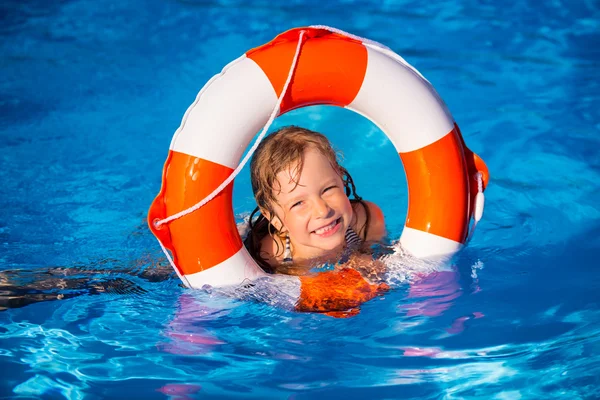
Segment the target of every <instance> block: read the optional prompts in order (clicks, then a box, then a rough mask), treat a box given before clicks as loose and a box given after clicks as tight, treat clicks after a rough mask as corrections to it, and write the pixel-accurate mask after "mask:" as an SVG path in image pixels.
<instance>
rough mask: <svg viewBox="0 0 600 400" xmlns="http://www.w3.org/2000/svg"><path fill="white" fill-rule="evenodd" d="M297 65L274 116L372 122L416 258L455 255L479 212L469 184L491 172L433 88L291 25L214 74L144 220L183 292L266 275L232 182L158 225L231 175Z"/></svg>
mask: <svg viewBox="0 0 600 400" xmlns="http://www.w3.org/2000/svg"><path fill="white" fill-rule="evenodd" d="M301 35H303V36H301ZM302 37H303V43H302V47H301V51H300V52H299V53H297V52H296V50H297V45H298V42H299V38H302ZM294 57H297V58H296V59H295V60H297V63H296V64H295V69H294V71H293V80H292V81H291V84H290V85H289V87H288V88H287V92H286V93H285V95H284V97H283V98H282V100H281V106H280V108H279V115H281V114H284V113H285V112H287V111H290V110H293V109H296V108H299V107H304V106H309V105H317V104H329V105H336V106H340V107H345V108H347V109H349V110H353V111H355V112H357V113H359V114H361V115H363V116H365V117H367V118H368V119H369V120H371V121H372V122H373V123H375V124H376V125H377V126H378V127H379V128H380V129H381V130H382V131H383V132H384V133H385V134H386V135H387V136H388V138H389V139H390V140H391V141H392V143H393V144H394V146H395V148H396V150H397V151H398V153H399V155H400V158H401V160H402V163H403V165H404V169H405V173H406V177H407V183H408V199H409V204H408V214H407V218H406V223H405V227H404V231H403V233H402V236H401V238H400V243H401V244H402V246H403V247H404V248H405V249H406V250H408V251H409V252H411V253H412V254H413V255H414V256H416V257H424V258H426V257H432V256H440V255H449V254H453V253H455V252H457V251H458V250H459V249H460V248H461V246H462V245H463V244H464V243H465V241H466V239H467V234H468V231H469V223H470V219H471V216H472V215H473V212H474V204H475V196H476V194H477V185H476V181H475V178H474V176H475V174H476V173H477V172H480V173H481V174H482V176H483V182H482V183H483V187H485V185H487V182H488V171H487V167H486V166H485V164H484V163H483V161H482V160H481V159H480V158H479V157H478V156H477V155H475V154H474V153H473V152H471V151H470V150H469V149H468V148H467V147H466V145H465V143H464V141H463V139H462V136H461V133H460V131H459V128H458V126H457V125H456V124H455V122H454V120H453V118H452V116H451V114H450V112H449V111H448V109H447V108H446V106H445V104H444V103H443V101H442V100H441V99H440V97H439V95H438V94H437V93H436V91H435V90H434V88H433V87H432V85H431V84H430V83H429V82H428V81H427V80H426V79H425V78H423V77H422V76H421V74H420V73H419V72H418V71H416V70H415V69H414V68H413V67H412V66H410V65H409V64H408V63H406V62H405V61H404V60H403V59H402V58H400V56H398V55H396V54H395V53H393V52H392V51H391V50H389V49H387V50H386V49H384V48H382V47H381V46H377V45H376V44H374V42H370V41H367V40H360V39H359V38H357V37H354V36H351V35H346V34H343V33H339V31H338V32H333V31H332V30H330V29H322V28H314V27H309V28H296V29H292V30H289V31H287V32H285V33H282V34H280V35H279V36H277V37H276V38H275V39H273V40H272V41H270V42H269V43H266V44H264V45H262V46H260V47H257V48H254V49H252V50H250V51H248V52H247V53H245V54H244V55H243V56H241V57H240V58H238V59H236V60H234V61H233V62H231V63H230V64H229V65H227V66H226V67H225V68H224V69H223V71H222V72H221V73H220V74H218V75H216V76H214V77H213V78H212V79H211V80H210V81H209V82H208V83H207V84H206V85H205V87H204V88H203V89H202V90H201V91H200V93H199V94H198V96H197V98H196V100H195V101H194V103H193V104H192V105H191V106H190V107H189V108H188V110H187V112H186V113H185V116H184V118H183V121H182V123H181V126H180V127H179V129H178V130H177V131H176V132H175V134H174V136H173V139H172V141H171V145H170V149H169V154H168V157H167V160H166V162H165V165H164V169H163V175H162V187H161V190H160V192H159V194H158V196H157V197H156V199H155V200H154V202H153V203H152V205H151V207H150V210H149V213H148V222H149V225H150V229H151V230H152V232H153V233H154V235H155V236H156V237H157V238H158V240H159V241H160V242H161V243H162V245H163V246H164V247H165V248H166V249H168V250H169V251H170V252H171V255H172V257H173V263H174V266H175V268H176V270H177V272H178V274H179V276H180V277H181V278H182V280H183V281H184V282H185V284H186V285H188V286H190V287H194V288H201V287H202V286H204V285H207V284H208V285H211V286H227V285H237V284H240V283H241V282H243V281H245V280H247V279H250V280H252V279H256V278H259V277H261V276H264V272H263V271H262V269H261V268H260V267H258V266H257V265H256V263H255V262H254V260H253V259H252V258H251V256H250V255H249V254H248V252H247V251H246V249H245V247H244V246H243V244H242V240H241V238H240V235H239V233H238V230H237V227H236V222H235V218H234V214H233V208H232V191H233V183H231V184H229V185H228V186H227V187H226V188H225V189H224V190H223V191H222V192H221V193H219V195H217V196H216V197H215V198H214V199H212V200H211V201H210V202H208V203H207V204H206V205H204V206H203V207H202V208H200V209H198V210H196V211H194V212H193V213H191V214H188V215H186V216H184V217H182V218H180V219H177V220H174V221H171V222H169V223H168V224H164V225H162V226H160V227H157V226H156V221H160V220H163V219H165V218H166V217H168V216H170V215H173V214H175V213H177V212H180V211H181V210H184V209H187V208H189V207H192V206H193V205H194V204H196V203H198V202H199V201H200V200H202V199H203V198H205V196H207V195H208V194H209V193H211V191H213V190H214V189H215V188H216V187H218V186H219V185H220V184H221V183H222V182H223V181H224V180H225V179H226V178H227V177H228V176H229V175H230V174H232V172H233V170H234V168H236V166H237V165H238V163H239V161H240V159H241V157H242V154H243V152H244V150H245V149H246V148H247V146H248V144H249V143H250V140H251V139H252V137H254V135H255V134H256V133H257V132H258V131H259V130H260V129H261V128H262V127H263V125H265V123H266V122H267V121H268V119H269V115H270V113H271V112H272V110H273V108H274V106H275V105H276V103H277V101H278V97H279V96H280V95H281V93H282V90H283V87H284V85H285V82H286V78H287V77H288V73H289V71H290V66H291V65H292V63H293V61H294ZM480 191H482V190H480ZM347 275H348V272H346V278H345V279H347ZM305 282H308V280H306V281H305ZM361 284H362V283H361ZM304 289H306V290H308V288H307V287H305V288H302V290H304Z"/></svg>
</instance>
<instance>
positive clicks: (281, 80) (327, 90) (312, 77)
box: [246, 28, 368, 114]
mask: <svg viewBox="0 0 600 400" xmlns="http://www.w3.org/2000/svg"><path fill="white" fill-rule="evenodd" d="M302 29H303V30H305V32H306V36H305V39H304V44H303V45H302V48H301V50H300V57H299V59H298V64H297V65H296V70H295V72H294V77H293V80H292V84H291V85H290V86H289V88H288V93H287V94H286V96H285V98H284V99H283V101H282V103H281V110H280V114H283V113H285V112H287V111H290V110H292V109H294V108H299V107H304V106H308V105H315V104H332V105H337V106H340V107H344V106H346V105H348V104H350V103H351V102H352V100H354V98H355V97H356V95H357V94H358V91H359V90H360V87H361V85H362V83H363V80H364V77H365V72H366V70H367V61H368V60H367V49H366V48H365V47H364V46H363V45H362V43H360V42H359V41H357V40H354V39H349V38H347V37H345V36H342V35H338V34H336V33H331V32H329V31H325V30H321V29H307V28H302ZM300 30H301V29H300V28H298V29H292V30H290V31H287V32H285V33H283V34H281V35H279V36H277V37H276V38H275V39H274V40H272V41H271V42H269V43H267V44H265V45H263V46H260V47H257V48H255V49H252V50H250V51H248V52H247V53H246V56H247V57H248V58H250V59H252V60H253V61H254V62H256V63H257V64H258V65H259V66H260V68H261V69H262V70H263V72H264V73H265V75H266V76H267V77H268V78H269V81H270V82H271V85H273V89H274V90H275V92H276V93H277V96H279V95H280V94H281V91H282V90H283V86H284V84H285V81H286V79H287V77H288V74H289V71H290V66H291V64H292V60H293V58H294V55H295V53H296V47H297V44H298V36H299V34H300Z"/></svg>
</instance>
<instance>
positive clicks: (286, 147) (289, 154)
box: [244, 126, 369, 273]
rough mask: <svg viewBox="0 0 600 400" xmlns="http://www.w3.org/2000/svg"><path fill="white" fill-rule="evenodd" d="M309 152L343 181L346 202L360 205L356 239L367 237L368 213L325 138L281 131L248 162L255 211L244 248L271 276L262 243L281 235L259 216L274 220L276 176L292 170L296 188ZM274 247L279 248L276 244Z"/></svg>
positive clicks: (301, 130) (293, 128)
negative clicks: (361, 217) (361, 214)
mask: <svg viewBox="0 0 600 400" xmlns="http://www.w3.org/2000/svg"><path fill="white" fill-rule="evenodd" d="M308 148H313V149H316V150H317V151H318V152H319V153H321V154H322V155H323V156H325V157H326V158H327V160H328V161H329V163H330V164H331V167H332V168H333V169H334V170H335V171H336V172H337V173H338V175H339V176H340V178H342V181H343V182H344V188H345V191H346V196H348V198H350V196H352V198H351V199H350V201H351V202H352V203H361V204H362V206H363V207H364V209H365V211H366V213H367V221H366V223H365V224H364V226H363V227H362V228H361V229H360V230H359V235H360V236H361V237H362V238H363V240H364V239H366V237H367V227H368V223H369V210H368V208H367V207H366V205H365V204H364V202H363V201H362V198H360V197H359V196H357V195H356V187H355V185H354V181H353V180H352V177H351V176H350V174H349V173H348V171H347V170H346V169H345V168H344V167H342V166H341V165H340V163H339V161H338V156H337V154H336V151H335V150H334V149H333V147H332V145H331V143H330V142H329V140H328V139H327V137H326V136H325V135H323V134H321V133H319V132H315V131H311V130H309V129H305V128H301V127H299V126H286V127H283V128H281V129H279V130H277V131H275V132H273V133H272V134H270V135H269V136H267V137H266V138H265V139H264V140H263V141H262V142H261V143H260V144H259V146H258V148H257V149H256V151H255V153H254V155H253V157H252V161H251V162H250V180H251V183H252V191H253V193H254V198H255V199H256V204H257V205H258V207H256V209H255V210H254V211H253V212H252V214H251V215H250V219H249V221H248V224H249V228H250V230H249V233H248V236H247V237H246V240H245V241H244V244H245V245H246V248H247V249H248V251H249V252H250V255H252V257H253V258H254V259H255V260H256V262H257V263H258V264H259V265H260V266H261V267H262V268H263V269H264V270H265V271H266V272H270V273H274V272H275V270H274V268H273V267H272V266H270V265H269V264H268V263H267V261H266V260H265V258H263V255H262V254H261V252H260V249H261V241H262V239H263V238H264V237H265V236H266V235H271V236H272V235H273V234H279V233H280V232H279V231H278V230H277V229H276V228H275V226H274V224H273V223H272V220H271V221H270V220H269V219H267V217H266V216H265V215H263V214H262V213H261V210H263V211H266V213H267V214H268V215H270V216H271V218H272V219H273V218H276V217H274V216H275V211H274V205H275V204H276V199H275V194H276V193H278V192H279V191H280V190H281V188H280V187H279V181H278V180H277V174H278V173H279V172H281V171H283V170H285V169H288V168H290V167H292V168H293V169H292V170H291V179H292V180H293V181H294V182H295V183H296V184H298V179H299V177H300V173H301V172H302V167H303V166H304V152H305V151H306V150H307V149H308ZM276 243H277V241H276ZM277 246H278V247H279V244H278V243H277ZM281 252H283V249H282V248H281V249H278V252H277V255H280V254H281Z"/></svg>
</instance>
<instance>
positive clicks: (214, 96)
mask: <svg viewBox="0 0 600 400" xmlns="http://www.w3.org/2000/svg"><path fill="white" fill-rule="evenodd" d="M276 103H277V94H276V93H275V90H273V86H272V85H271V82H270V81H269V79H268V78H267V76H266V75H265V74H264V72H263V71H262V69H261V68H260V67H259V66H258V65H257V64H256V63H255V62H254V61H252V60H251V59H249V58H246V56H242V57H240V58H238V59H237V60H236V61H234V62H232V63H230V64H229V65H228V66H227V67H225V68H224V69H223V72H221V74H219V75H217V76H216V77H215V78H214V79H212V80H211V81H210V82H209V83H207V84H206V85H205V86H204V88H203V89H202V90H201V91H200V93H199V94H198V97H197V98H196V101H195V102H194V103H193V104H192V105H191V106H190V108H189V109H188V111H187V112H186V114H185V116H184V118H183V121H182V123H181V127H180V128H179V130H178V131H177V132H176V134H175V135H174V136H173V141H172V142H171V150H174V151H177V152H180V153H184V154H189V155H192V156H194V157H198V158H202V159H204V160H208V161H212V162H215V163H217V164H221V165H224V166H226V167H229V168H232V169H234V168H235V167H237V165H238V163H239V161H240V159H241V157H242V154H243V153H244V150H246V146H245V144H247V143H249V142H250V140H251V139H252V137H253V136H254V135H256V133H257V132H258V131H259V130H260V129H261V128H262V127H263V126H264V125H265V123H266V122H267V121H268V119H269V116H270V114H271V112H272V111H273V107H275V104H276Z"/></svg>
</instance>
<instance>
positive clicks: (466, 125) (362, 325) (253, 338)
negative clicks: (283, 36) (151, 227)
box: [0, 0, 600, 399]
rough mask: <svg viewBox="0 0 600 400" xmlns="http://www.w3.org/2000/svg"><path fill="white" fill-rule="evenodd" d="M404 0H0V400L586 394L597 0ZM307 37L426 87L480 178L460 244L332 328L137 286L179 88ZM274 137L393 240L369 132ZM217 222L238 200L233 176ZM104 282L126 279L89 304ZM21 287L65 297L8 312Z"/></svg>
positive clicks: (599, 100)
mask: <svg viewBox="0 0 600 400" xmlns="http://www.w3.org/2000/svg"><path fill="white" fill-rule="evenodd" d="M425 3H426V2H422V1H399V0H398V1H393V0H392V1H385V2H368V1H365V0H362V1H359V0H357V1H353V0H346V1H343V2H339V3H336V4H333V2H331V3H329V2H322V1H313V0H304V1H299V0H288V1H286V2H283V3H281V4H278V3H273V2H271V1H257V2H253V5H252V6H250V5H249V4H250V3H249V2H245V1H237V0H222V1H200V0H185V1H183V0H181V1H174V0H145V1H141V0H137V1H129V2H116V1H104V0H103V1H85V0H62V1H53V2H46V1H40V0H30V1H26V2H24V1H20V0H8V1H4V2H3V3H2V5H0V21H1V23H0V35H1V36H2V40H0V57H1V58H0V60H1V61H0V62H1V64H0V65H1V68H0V71H1V74H2V79H1V80H0V148H1V153H0V182H2V189H3V195H2V196H1V197H0V245H1V248H2V250H1V252H0V268H1V271H0V272H1V273H2V274H1V275H0V285H2V286H0V297H1V298H2V299H3V301H4V303H3V306H4V307H6V306H7V304H8V303H10V304H8V305H10V306H11V307H10V308H8V309H7V310H5V311H0V339H1V340H0V369H1V370H2V379H1V380H0V398H23V399H29V398H68V399H83V398H85V399H88V398H89V399H94V398H145V399H149V398H157V399H166V398H169V399H194V398H236V397H237V398H257V399H266V398H284V399H287V398H290V399H306V398H311V399H312V398H331V397H336V398H337V397H340V398H361V399H362V398H415V399H417V398H418V399H462V398H495V399H525V398H533V399H536V398H568V399H592V398H598V397H600V378H599V376H600V310H599V304H600V296H599V294H598V293H599V291H600V274H599V273H598V251H599V250H600V185H599V184H598V182H600V152H599V150H598V149H599V148H600V147H599V146H600V113H599V111H598V110H599V109H600V83H599V82H600V80H599V77H600V76H599V71H600V22H599V21H600V3H598V1H596V0H579V1H568V0H564V1H558V0H557V1H551V2H539V1H537V0H529V1H517V2H514V3H515V4H511V3H506V4H504V3H501V2H491V1H475V0H472V1H468V0H464V1H444V2H432V4H425ZM311 24H326V25H331V26H335V27H337V28H340V29H343V30H346V31H349V32H352V33H354V34H357V35H360V36H364V37H368V38H370V39H373V40H376V41H379V42H381V43H384V44H385V45H387V46H389V47H390V48H392V49H393V50H394V51H396V52H397V53H399V54H400V55H402V56H403V57H404V58H405V59H406V60H407V61H408V62H410V63H411V64H413V65H414V66H415V67H416V68H418V69H419V70H420V71H421V72H422V73H423V74H424V75H425V77H426V78H428V80H430V81H431V82H432V83H433V84H434V86H435V87H436V89H437V90H438V92H439V93H440V95H441V96H442V98H443V99H444V100H445V102H446V103H447V105H448V106H449V108H450V110H451V111H452V113H453V115H454V117H455V119H456V120H457V122H458V124H459V125H460V127H461V129H462V132H463V135H464V137H465V140H466V141H467V143H468V145H469V147H470V148H471V149H472V150H473V151H475V152H477V153H478V154H479V155H481V156H482V158H483V159H484V160H485V161H486V163H487V165H488V167H489V169H490V172H491V184H490V186H489V188H488V190H487V191H486V200H487V202H486V209H485V214H484V219H483V221H482V222H481V223H480V225H479V226H478V228H477V231H476V234H475V237H474V239H473V240H472V242H471V243H470V245H469V246H468V247H467V248H466V249H465V250H464V251H463V252H462V253H460V254H459V255H458V256H457V257H456V260H455V261H454V263H453V267H452V268H451V269H450V270H448V271H443V272H438V273H433V274H431V275H429V276H428V277H426V278H424V279H423V280H420V281H418V282H414V283H413V284H409V283H406V284H399V285H397V286H396V287H394V289H393V290H392V291H390V292H389V293H387V294H386V295H385V296H384V297H382V298H378V299H375V300H373V301H371V302H369V303H367V304H365V305H364V306H363V307H362V310H361V312H360V314H359V315H357V316H356V317H353V318H348V319H336V318H331V317H327V316H324V315H319V314H300V313H294V312H290V311H286V310H283V309H279V308H275V307H271V306H268V305H266V304H260V303H254V302H247V303H243V302H236V301H233V300H230V299H227V298H222V297H219V296H216V295H214V294H211V293H203V292H194V291H190V290H186V289H183V288H181V287H180V285H179V281H178V279H177V278H176V277H174V276H171V277H170V278H169V279H167V280H162V281H158V282H155V281H153V279H145V278H144V277H143V276H145V275H142V277H140V274H142V273H143V272H146V273H148V271H152V270H153V268H154V265H156V263H157V262H163V261H164V260H163V259H162V255H161V252H160V249H159V247H158V244H157V243H156V241H155V239H154V238H153V236H152V235H151V234H150V232H149V231H148V230H147V228H146V225H145V216H146V212H147V209H148V207H149V205H150V202H151V201H152V199H153V198H154V196H155V195H156V193H157V192H158V190H159V188H160V176H161V171H162V166H163V163H164V160H165V157H166V155H167V149H168V146H169V143H170V140H171V136H172V134H173V132H174V131H175V129H177V127H178V126H179V122H180V120H181V118H182V116H183V113H184V112H185V110H186V109H187V107H188V106H189V104H190V103H191V102H192V101H193V100H194V98H195V96H196V94H197V92H198V90H199V89H200V88H201V87H202V86H203V85H204V83H205V82H206V81H207V80H208V79H209V78H210V77H211V76H212V75H214V74H215V73H217V72H219V71H220V70H221V68H222V67H223V66H224V65H225V64H227V63H228V62H229V61H231V60H233V59H235V58H237V57H238V56H239V55H241V54H242V53H244V52H245V51H246V50H248V49H250V48H252V47H256V46H259V45H261V44H263V43H265V42H267V41H269V40H271V39H272V38H273V37H274V36H276V35H277V34H278V33H279V32H282V31H284V30H287V29H289V28H291V27H296V26H304V25H311ZM291 123H294V124H300V125H303V126H306V127H308V128H312V129H316V130H320V131H322V132H324V133H326V134H327V135H328V137H329V138H330V139H331V140H332V141H333V142H334V144H335V145H336V147H338V148H339V149H340V150H341V151H342V152H343V153H344V154H345V166H346V167H347V168H348V169H349V170H350V171H351V172H352V174H353V176H354V178H355V181H356V183H357V187H358V190H359V194H361V195H362V196H364V197H366V198H368V199H369V200H372V201H375V202H376V203H378V204H379V205H380V206H381V208H382V209H383V211H384V212H385V214H386V218H387V227H388V231H389V236H390V239H392V240H393V239H397V238H398V237H399V236H400V233H401V230H402V226H403V224H404V218H405V213H406V204H407V202H406V188H405V182H404V181H403V180H402V179H403V178H402V176H403V174H402V172H401V164H400V161H399V159H398V156H397V154H396V153H395V151H394V149H393V146H392V145H391V143H390V142H389V141H387V139H386V138H385V136H384V135H383V134H382V133H381V132H380V131H378V130H377V129H376V128H375V126H374V125H373V124H371V123H370V122H369V121H367V120H365V119H363V118H362V117H360V116H358V115H356V114H353V113H351V112H349V111H346V110H342V109H336V108H331V107H311V108H306V109H302V110H298V111H295V112H292V113H290V114H288V115H286V116H284V117H282V118H280V119H278V120H277V123H276V125H277V126H281V125H285V124H291ZM399 177H400V178H399ZM234 208H235V211H236V213H237V214H239V215H243V214H244V213H245V212H248V211H250V210H251V208H253V200H252V193H251V190H250V186H249V177H248V173H247V171H246V172H243V173H242V176H240V178H239V179H237V180H236V187H235V191H234ZM57 268H66V269H57ZM48 271H50V272H51V273H50V272H48ZM115 271H117V272H115ZM119 271H121V272H119ZM401 272H402V271H401ZM404 273H405V274H406V277H407V278H410V276H411V271H409V270H408V269H407V270H405V271H404ZM65 275H67V276H65ZM114 279H119V280H120V281H121V286H122V285H123V282H125V284H131V287H134V288H136V289H135V290H130V291H128V293H125V294H122V293H119V290H108V293H102V294H98V295H94V293H96V291H94V285H96V286H102V284H103V282H107V281H111V280H114ZM409 280H410V279H409ZM31 282H47V283H48V287H46V288H44V289H43V290H40V291H39V292H30V293H29V296H30V297H31V296H33V297H36V296H37V297H36V298H37V299H38V300H41V299H43V298H47V299H51V298H56V297H57V296H58V297H60V296H62V297H63V299H62V300H59V301H44V302H35V303H32V304H29V305H24V304H17V303H16V300H14V299H13V300H11V299H8V296H9V295H7V293H8V291H7V289H6V288H7V287H8V286H10V285H12V286H13V287H17V288H19V287H21V288H25V287H29V286H28V285H30V284H31ZM109 289H110V288H109ZM105 291H106V288H105ZM11 301H12V303H11ZM17 306H19V307H17ZM20 306H22V307H20Z"/></svg>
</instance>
